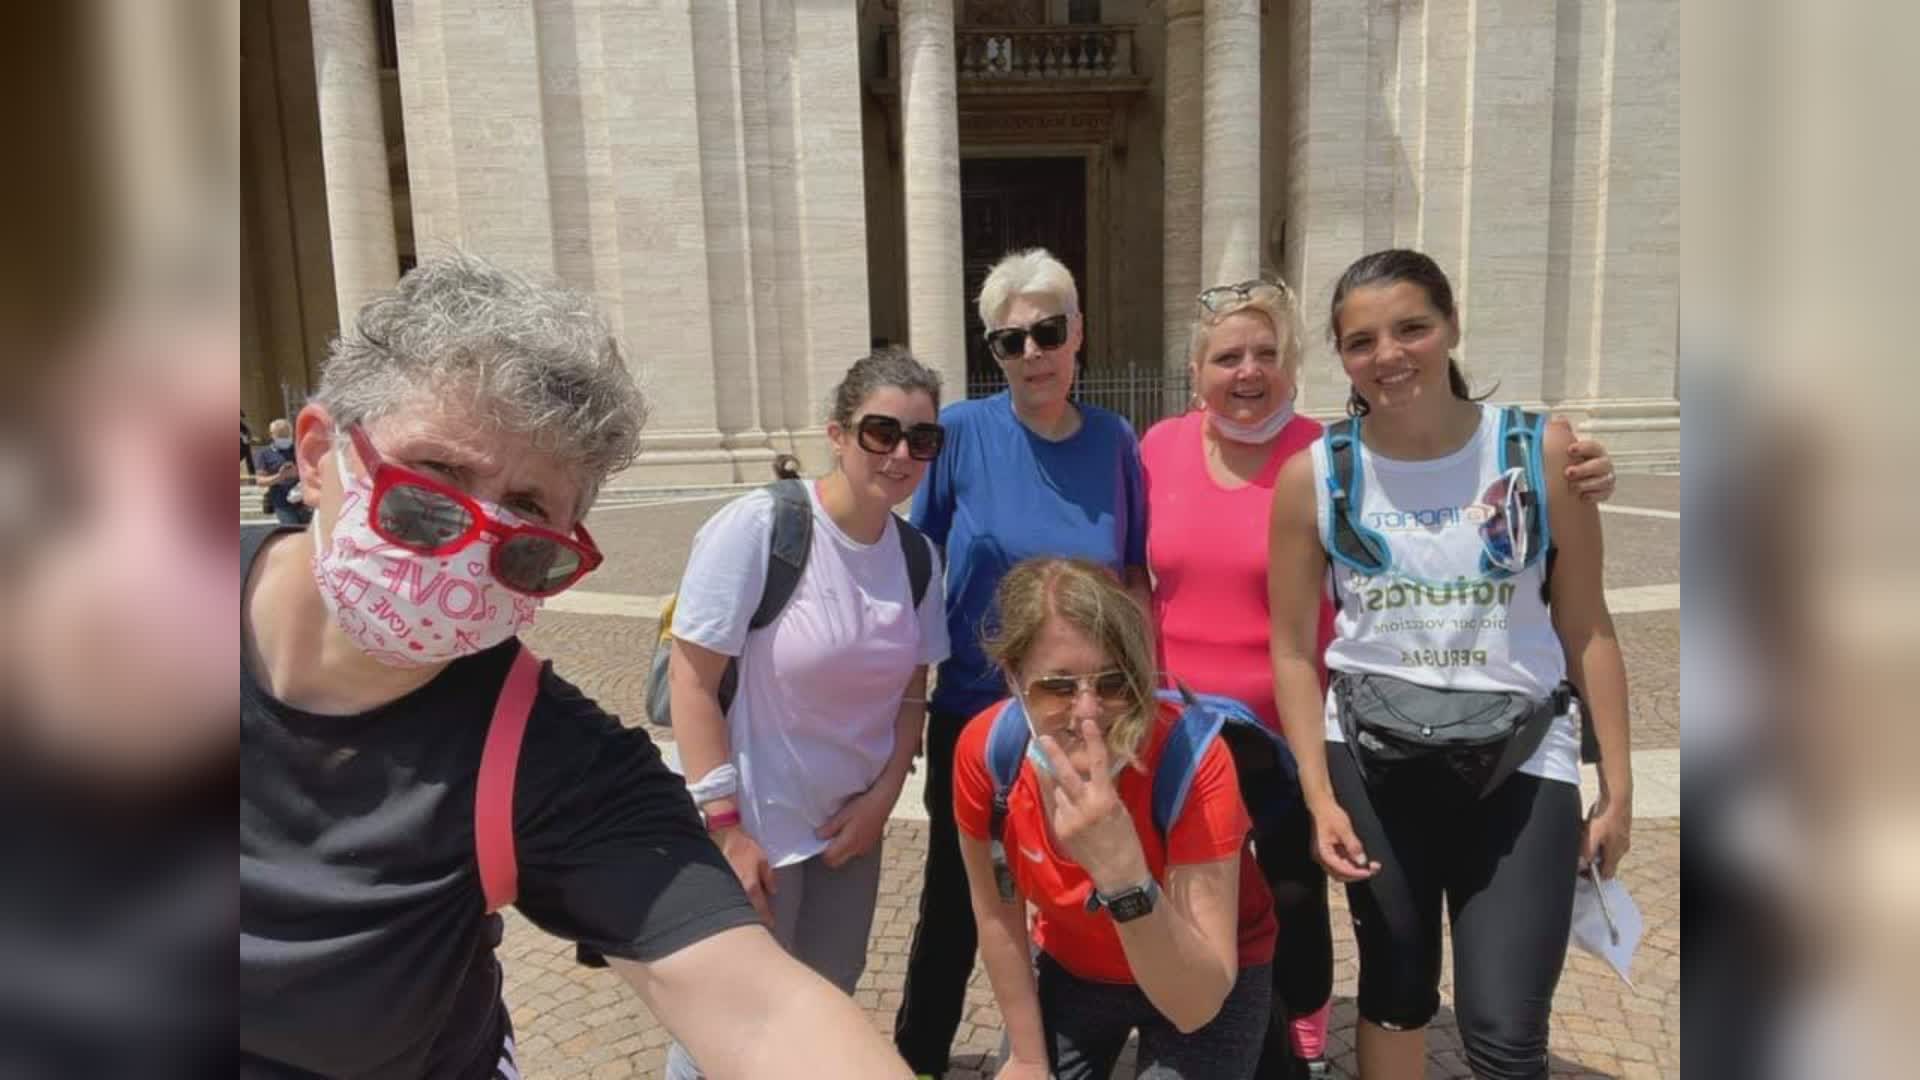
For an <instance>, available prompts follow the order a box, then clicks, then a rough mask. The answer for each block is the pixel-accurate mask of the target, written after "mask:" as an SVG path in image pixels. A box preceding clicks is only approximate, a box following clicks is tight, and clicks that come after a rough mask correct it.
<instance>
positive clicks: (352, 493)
mask: <svg viewBox="0 0 1920 1080" xmlns="http://www.w3.org/2000/svg"><path fill="white" fill-rule="evenodd" d="M343 444H344V439H343V440H340V441H336V442H335V444H334V445H335V447H336V449H335V453H334V467H335V468H336V469H338V470H339V471H340V478H341V480H342V486H343V487H344V489H345V494H344V495H342V497H341V499H340V513H339V516H338V518H337V519H336V520H335V521H334V523H333V535H332V536H330V537H328V538H327V540H326V543H325V545H324V546H322V543H321V539H320V535H319V532H318V530H317V527H316V531H315V533H314V553H313V577H314V580H315V581H316V582H317V583H318V584H319V586H320V596H321V599H323V600H325V601H326V605H327V610H329V611H330V612H332V613H333V621H334V623H335V624H336V625H337V626H339V627H340V629H341V631H342V632H343V633H345V634H346V635H347V636H348V637H350V638H352V639H353V642H354V644H356V645H358V646H360V648H361V649H362V650H363V651H365V652H366V654H367V655H368V656H371V657H373V658H374V659H375V660H378V661H380V662H381V663H383V664H390V665H392V666H394V667H427V666H430V665H434V664H442V663H445V662H447V661H449V660H453V659H456V658H458V657H461V656H467V655H470V654H473V653H477V652H483V651H485V650H487V649H490V648H492V647H494V646H495V645H498V644H500V643H501V642H503V641H506V640H507V639H508V638H511V637H513V636H514V635H516V634H518V633H520V632H521V631H522V630H525V629H526V628H527V627H529V626H531V625H533V617H534V615H535V614H536V613H537V612H538V611H539V610H540V600H539V598H537V597H532V596H526V595H524V594H521V593H517V592H514V591H513V590H512V589H509V588H507V587H506V586H504V585H502V584H500V583H499V582H498V581H497V580H495V579H494V576H493V572H492V570H490V569H489V562H488V555H489V553H488V550H487V549H488V547H489V545H491V544H492V543H493V542H494V541H493V538H492V537H491V536H490V535H486V534H482V535H481V536H480V538H479V539H477V540H475V541H474V542H473V543H472V544H469V545H468V546H467V547H465V548H462V549H461V550H459V551H456V552H453V553H452V554H450V555H445V556H433V555H421V554H419V553H417V552H413V551H408V550H407V549H405V548H402V547H397V546H395V545H393V544H390V543H388V542H387V541H385V540H383V539H381V538H380V536H379V534H378V533H375V532H374V531H373V524H372V521H371V516H370V511H371V509H372V502H373V484H372V482H371V481H369V480H368V479H367V478H366V477H364V476H360V475H358V474H356V473H355V472H354V471H353V470H352V469H350V468H349V467H348V465H347V460H346V456H345V454H344V451H343V449H342V447H343ZM481 505H482V507H483V508H484V509H485V510H486V512H487V513H488V514H490V515H492V516H493V517H495V518H497V519H498V520H500V521H501V522H502V523H504V524H520V523H521V522H520V519H519V518H517V517H515V516H514V515H513V514H512V513H510V512H508V511H505V510H502V509H501V508H500V507H498V506H494V505H491V504H486V503H483V504H481Z"/></svg>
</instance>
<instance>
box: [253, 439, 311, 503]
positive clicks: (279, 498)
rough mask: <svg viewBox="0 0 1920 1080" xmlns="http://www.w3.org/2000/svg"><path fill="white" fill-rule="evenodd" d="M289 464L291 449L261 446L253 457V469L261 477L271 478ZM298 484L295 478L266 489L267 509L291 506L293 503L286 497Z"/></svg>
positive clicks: (290, 461)
mask: <svg viewBox="0 0 1920 1080" xmlns="http://www.w3.org/2000/svg"><path fill="white" fill-rule="evenodd" d="M291 464H293V451H292V450H291V449H287V450H282V449H280V448H279V447H276V446H263V447H261V448H260V452H259V453H258V454H255V455H254V468H255V469H257V470H259V472H260V475H261V476H272V475H273V474H275V473H277V472H279V471H280V470H281V469H283V468H285V467H286V466H288V465H291ZM298 483H300V479H299V478H298V477H295V478H294V479H292V480H283V481H281V482H280V483H278V484H274V485H273V486H271V487H269V488H267V507H268V509H271V510H281V509H284V508H286V507H290V506H292V505H293V503H291V502H289V501H288V500H287V496H288V495H291V494H292V493H293V489H294V486H295V485H296V484H298Z"/></svg>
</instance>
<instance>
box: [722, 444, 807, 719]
mask: <svg viewBox="0 0 1920 1080" xmlns="http://www.w3.org/2000/svg"><path fill="white" fill-rule="evenodd" d="M767 490H768V491H769V492H772V494H773V528H772V533H773V535H772V537H771V539H770V541H769V542H768V544H767V581H766V584H765V585H764V586H763V587H762V588H761V590H760V606H759V607H756V608H754V609H753V618H751V619H749V620H748V621H747V629H749V630H761V629H765V628H766V627H767V626H770V625H772V623H773V620H775V619H777V618H779V617H780V613H781V612H782V611H785V610H786V608H787V601H789V600H791V599H793V590H794V589H796V588H798V587H799V585H800V575H801V574H803V573H805V572H806V569H807V554H808V553H809V552H811V551H812V550H813V500H812V499H810V498H808V497H807V482H806V481H805V480H804V479H800V478H797V477H790V478H788V479H785V480H775V481H774V482H773V483H771V484H768V485H767ZM739 689H740V658H739V657H737V656H735V657H728V658H727V666H726V670H724V671H722V672H721V673H720V694H719V698H720V711H721V712H723V713H724V712H726V711H727V709H729V708H730V707H732V705H733V695H734V694H735V693H736V692H737V691H738V690H739Z"/></svg>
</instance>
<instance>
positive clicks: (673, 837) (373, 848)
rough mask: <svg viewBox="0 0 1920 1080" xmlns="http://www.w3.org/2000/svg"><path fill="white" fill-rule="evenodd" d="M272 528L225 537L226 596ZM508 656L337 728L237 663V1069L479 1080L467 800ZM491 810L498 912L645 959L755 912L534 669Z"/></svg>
mask: <svg viewBox="0 0 1920 1080" xmlns="http://www.w3.org/2000/svg"><path fill="white" fill-rule="evenodd" d="M277 531H280V530H274V529H267V528H250V529H245V530H243V531H242V537H241V541H242V542H241V580H242V582H243V583H244V582H245V580H246V576H247V571H248V567H249V566H250V565H251V563H252V561H253V559H254V557H255V556H256V555H257V554H258V553H259V551H260V549H261V547H262V545H263V544H264V542H265V540H266V538H267V537H269V536H271V535H272V534H273V533H275V532H277ZM243 587H244V584H243ZM242 633H243V634H244V633H245V630H244V627H243V629H242ZM517 648H518V645H517V643H516V642H511V641H510V642H507V643H506V644H504V645H501V646H499V647H496V648H493V649H490V650H488V651H486V652H483V653H479V654H477V655H474V656H469V657H464V658H462V659H460V660H457V661H455V662H453V663H452V664H450V665H448V667H447V668H446V670H445V671H443V672H441V673H440V675H439V676H438V677H436V678H435V679H434V680H433V681H432V682H430V683H428V684H427V685H426V686H423V687H421V688H420V689H419V690H416V691H414V692H413V693H411V694H408V695H407V696H406V697H403V698H401V699H400V700H398V701H395V702H392V703H390V704H388V705H385V706H383V707H381V708H378V709H375V710H373V711H371V712H367V713H362V714H360V715H358V716H344V717H343V716H316V715H313V714H310V713H305V712H302V711H300V710H298V709H294V708H292V707H290V706H288V705H286V704H285V703H283V702H280V701H278V700H276V699H275V698H274V697H272V696H271V695H270V694H269V693H268V692H267V691H266V690H265V688H263V687H262V686H261V685H260V684H259V682H258V681H257V680H256V679H255V677H254V675H253V673H252V671H250V670H249V669H248V666H247V665H246V664H245V662H244V661H243V662H242V664H241V671H240V692H241V706H240V708H241V712H240V754H241V758H240V1051H241V1055H242V1066H241V1074H242V1075H243V1076H251V1077H292V1076H308V1075H313V1074H319V1075H322V1076H340V1077H420V1076H432V1077H443V1076H444V1077H465V1076H489V1075H491V1073H492V1070H493V1067H494V1065H495V1063H496V1062H497V1061H498V1059H499V1055H500V1043H501V1038H502V1036H503V1033H504V1027H505V1022H506V1016H505V1012H504V1009H503V1007H502V1006H501V1005H500V969H499V967H498V965H497V964H496V963H495V961H494V956H493V949H494V946H495V945H496V944H498V942H499V935H500V924H499V920H498V919H497V918H492V917H489V916H487V915H486V914H485V911H484V908H485V900H484V898H483V896H482V893H481V888H480V878H479V871H478V869H477V866H476V863H475V856H474V835H473V799H474V787H475V780H476V776H477V774H478V771H479V766H480V751H481V746H482V743H483V740H484V738H485V736H486V730H487V726H488V722H489V720H490V719H491V717H492V715H493V707H494V703H495V701H496V699H497V698H498V697H499V693H500V688H501V686H502V685H503V684H504V682H505V681H506V675H507V668H508V666H509V665H510V663H511V662H512V659H513V656H514V650H515V649H517ZM513 818H514V841H515V848H516V851H517V854H518V861H519V868H520V896H519V901H518V903H517V904H516V906H517V907H518V908H519V909H520V912H521V913H522V914H523V915H525V916H526V917H527V918H529V919H530V920H532V921H533V922H534V923H535V924H536V925H538V926H540V927H541V928H543V929H545V930H547V931H549V932H550V933H553V934H556V935H558V936H560V937H563V938H567V939H569V940H572V941H575V942H578V943H580V944H581V945H583V946H585V947H587V948H589V949H591V950H594V951H596V952H601V953H605V954H607V955H610V956H618V957H625V958H628V959H632V960H640V961H651V960H657V959H659V958H661V957H663V956H666V955H668V954H671V953H673V952H675V951H676V950H678V949H680V948H683V947H684V946H687V945H690V944H692V943H694V942H696V941H699V940H701V939H703V938H706V937H708V936H710V935H712V934H715V933H718V932H719V931H721V930H725V929H729V928H731V927H735V926H743V925H747V924H750V923H752V922H754V921H755V915H754V911H753V908H752V907H751V906H749V905H748V903H747V900H746V896H745V894H744V893H743V892H742V891H741V889H740V886H739V883H738V882H737V881H736V880H735V878H734V876H733V873H732V871H731V870H730V869H729V868H728V866H727V863H726V861H725V859H724V858H722V857H721V855H720V853H719V851H718V850H717V849H716V848H715V847H714V846H713V843H712V842H711V841H710V840H709V839H708V838H707V834H706V831H705V830H704V828H703V827H702V825H701V822H700V818H699V816H698V814H697V813H696V812H695V810H694V806H693V801H692V800H691V799H690V798H689V797H688V795H687V792H686V788H685V786H684V785H683V783H682V782H681V780H680V778H679V777H678V776H676V775H675V774H674V773H673V772H672V771H670V770H669V769H668V768H667V766H666V764H665V762H664V761H662V759H661V757H660V752H659V750H658V749H657V748H656V747H655V746H654V745H653V742H652V740H650V739H649V738H648V737H647V735H646V733H645V732H643V731H639V730H630V729H627V728H623V727H622V726H621V725H620V723H619V721H618V720H616V719H615V718H614V717H612V716H609V715H608V714H607V713H606V712H604V711H602V710H601V709H600V708H599V707H598V706H597V705H595V704H594V703H593V702H592V701H591V700H589V699H588V698H586V697H585V696H584V695H582V694H581V693H580V691H578V690H577V689H575V688H574V687H573V686H571V685H569V684H568V683H567V682H566V681H565V680H563V679H561V678H560V677H558V676H557V675H555V674H554V673H553V671H552V669H551V668H549V669H547V670H545V671H544V672H542V674H541V678H540V689H539V694H538V697H537V699H536V701H535V704H534V708H533V714H532V716H531V717H530V718H529V720H528V724H527V731H526V741H525V743H524V744H523V746H522V748H521V751H520V764H519V773H518V776H517V778H516V782H515V792H514V813H513Z"/></svg>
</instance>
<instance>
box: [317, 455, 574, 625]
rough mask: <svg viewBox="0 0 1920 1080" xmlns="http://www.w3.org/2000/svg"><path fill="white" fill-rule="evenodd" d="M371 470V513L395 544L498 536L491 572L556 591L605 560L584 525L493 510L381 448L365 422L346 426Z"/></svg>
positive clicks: (422, 549)
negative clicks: (529, 521) (509, 516)
mask: <svg viewBox="0 0 1920 1080" xmlns="http://www.w3.org/2000/svg"><path fill="white" fill-rule="evenodd" d="M347 434H348V437H350V438H351V439H353V447H354V449H355V450H358V451H359V452H360V460H361V461H362V462H364V463H365V464H366V466H367V470H368V472H369V473H370V474H371V475H372V477H373V503H372V506H371V507H369V513H370V517H369V521H370V522H371V524H372V525H373V531H374V534H375V535H377V536H379V537H380V539H382V540H385V541H386V542H387V543H389V544H394V545H396V546H398V547H402V548H405V549H407V550H408V551H412V552H417V553H419V554H421V555H433V556H440V555H451V554H453V553H454V552H456V551H459V550H461V549H462V548H465V547H467V546H468V545H470V544H472V543H473V542H474V541H476V540H478V539H480V536H481V534H483V533H484V534H486V535H489V536H492V537H493V538H494V540H495V543H494V545H493V549H492V551H491V552H490V553H489V560H490V565H491V567H492V569H493V576H494V577H495V578H496V579H497V580H498V581H499V582H500V584H502V585H505V586H506V587H507V588H509V589H512V590H513V591H514V592H517V593H523V594H525V595H527V596H552V595H553V594H554V593H557V592H560V591H561V590H563V589H565V588H567V587H568V586H570V585H572V584H573V583H574V582H576V581H579V580H580V579H581V578H583V577H586V576H587V575H588V574H589V573H592V572H593V570H594V569H595V568H597V567H598V566H599V565H600V563H601V562H602V561H603V557H602V556H601V554H600V548H599V547H598V546H597V545H596V544H594V542H593V537H592V536H591V535H589V534H588V533H587V527H586V526H585V525H576V526H574V533H575V534H576V535H577V536H578V537H579V539H577V540H576V539H574V538H573V537H569V536H564V535H562V534H560V533H557V532H554V531H553V530H552V529H543V528H541V527H540V526H538V525H510V524H508V523H506V522H504V521H501V520H499V519H498V518H495V517H493V516H492V515H491V514H488V513H487V512H486V511H485V510H484V509H482V508H481V506H480V504H479V503H478V502H475V501H474V500H473V499H472V498H471V497H469V496H468V495H467V493H466V492H463V491H461V490H459V489H458V488H454V487H451V486H449V485H447V484H444V483H442V482H440V481H438V480H435V479H434V478H433V477H430V476H424V475H422V474H420V473H417V472H414V471H413V470H412V469H409V468H406V467H405V466H402V465H395V464H393V463H392V462H390V461H387V460H386V459H385V458H383V457H381V456H380V452H379V451H378V450H375V449H374V448H373V440H372V439H369V438H368V437H367V433H366V431H365V430H363V429H362V428H361V427H360V425H358V424H355V425H353V426H352V427H350V428H348V429H347Z"/></svg>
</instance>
